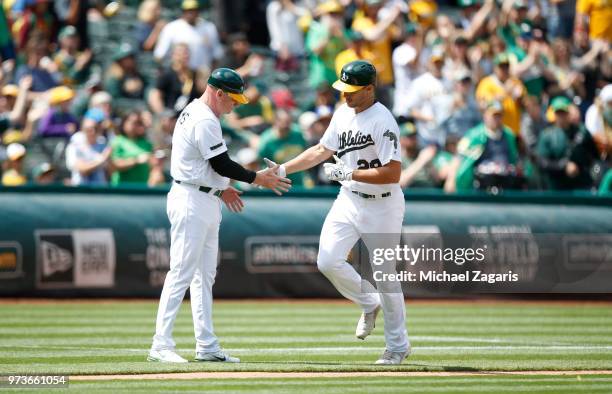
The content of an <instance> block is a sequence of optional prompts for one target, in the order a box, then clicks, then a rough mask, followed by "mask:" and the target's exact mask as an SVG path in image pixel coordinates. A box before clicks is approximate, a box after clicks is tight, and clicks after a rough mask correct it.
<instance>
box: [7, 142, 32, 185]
mask: <svg viewBox="0 0 612 394" xmlns="http://www.w3.org/2000/svg"><path fill="white" fill-rule="evenodd" d="M25 156H26V148H25V147H24V146H23V145H21V144H19V143H16V142H14V143H12V144H10V145H9V146H7V147H6V157H7V160H6V161H5V162H4V169H3V173H2V185H3V186H21V185H25V184H26V183H27V182H28V179H27V178H26V176H25V175H24V172H23V161H24V158H25Z"/></svg>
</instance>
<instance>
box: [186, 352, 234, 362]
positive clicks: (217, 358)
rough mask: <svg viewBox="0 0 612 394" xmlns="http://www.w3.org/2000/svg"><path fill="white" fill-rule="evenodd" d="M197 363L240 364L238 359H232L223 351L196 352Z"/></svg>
mask: <svg viewBox="0 0 612 394" xmlns="http://www.w3.org/2000/svg"><path fill="white" fill-rule="evenodd" d="M195 361H212V362H221V363H239V362H240V359H239V358H238V357H232V356H230V355H229V354H227V353H225V352H224V351H222V350H219V351H217V352H209V353H205V352H196V356H195Z"/></svg>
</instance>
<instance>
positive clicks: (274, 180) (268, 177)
mask: <svg viewBox="0 0 612 394" xmlns="http://www.w3.org/2000/svg"><path fill="white" fill-rule="evenodd" d="M279 167H280V166H279V165H278V164H276V165H275V166H273V167H268V168H266V169H265V170H261V171H257V176H256V177H255V181H253V183H254V184H256V185H259V186H262V187H265V188H267V189H270V190H272V191H273V192H274V193H276V194H278V195H279V196H280V195H282V194H283V193H284V192H288V191H289V189H290V188H291V180H290V179H288V178H285V177H281V176H279V175H278V172H279Z"/></svg>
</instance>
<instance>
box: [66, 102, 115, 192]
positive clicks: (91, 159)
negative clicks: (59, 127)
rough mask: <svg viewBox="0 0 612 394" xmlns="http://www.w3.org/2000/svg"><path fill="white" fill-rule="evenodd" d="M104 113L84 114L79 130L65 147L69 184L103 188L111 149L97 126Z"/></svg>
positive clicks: (99, 111)
mask: <svg viewBox="0 0 612 394" xmlns="http://www.w3.org/2000/svg"><path fill="white" fill-rule="evenodd" d="M103 120H104V114H103V113H102V111H101V110H100V109H97V108H94V109H90V110H88V111H87V112H86V113H85V116H84V118H83V122H82V123H81V131H78V132H76V133H74V135H73V136H72V138H70V143H69V144H68V147H67V148H66V168H67V169H68V170H69V171H70V172H71V181H70V183H71V185H72V186H79V185H106V184H107V183H108V177H107V173H106V171H107V169H108V166H109V164H110V157H111V154H112V148H111V147H110V146H108V145H107V140H106V138H105V137H104V136H103V135H102V129H101V127H100V125H101V123H102V121H103Z"/></svg>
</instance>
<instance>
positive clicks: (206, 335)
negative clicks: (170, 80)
mask: <svg viewBox="0 0 612 394" xmlns="http://www.w3.org/2000/svg"><path fill="white" fill-rule="evenodd" d="M225 151H227V147H226V146H225V142H224V141H223V138H222V134H221V125H220V124H219V119H218V118H217V117H216V116H215V114H214V113H213V112H212V111H211V109H210V108H209V107H208V106H207V105H206V104H204V102H203V101H202V100H200V99H196V100H194V101H192V102H191V103H190V104H189V105H188V106H187V107H186V108H185V109H184V110H183V112H182V113H181V115H180V116H179V118H178V121H177V123H176V126H175V128H174V135H173V137H172V162H171V169H170V173H171V175H172V178H174V179H175V180H178V181H180V182H181V184H177V183H173V184H172V188H171V189H170V192H169V193H168V201H167V207H166V211H167V214H168V218H169V219H170V226H171V244H170V271H169V272H168V274H167V276H166V280H165V282H164V288H163V290H162V294H161V298H160V302H159V310H158V312H157V324H156V329H155V336H154V337H153V346H152V349H153V350H163V349H174V347H175V343H174V340H173V339H172V328H173V326H174V321H175V319H176V315H177V313H178V310H179V308H180V305H181V302H182V301H183V297H184V296H185V291H186V290H187V288H188V287H190V294H191V310H192V313H193V327H194V331H195V338H196V352H216V351H218V350H220V347H219V342H218V340H217V337H216V336H215V334H214V333H213V324H212V286H213V283H214V282H215V275H216V271H217V255H218V246H219V224H220V223H221V200H220V199H219V198H218V197H216V196H214V195H213V194H212V193H213V192H214V190H213V191H211V192H210V193H204V192H202V191H200V190H198V188H197V186H207V187H211V188H214V189H226V188H227V186H228V184H229V179H228V178H225V177H222V176H221V175H219V174H218V173H216V172H215V171H214V170H213V169H212V167H211V165H210V163H209V161H208V159H210V158H212V157H215V156H217V155H219V154H221V153H223V152H225Z"/></svg>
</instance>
